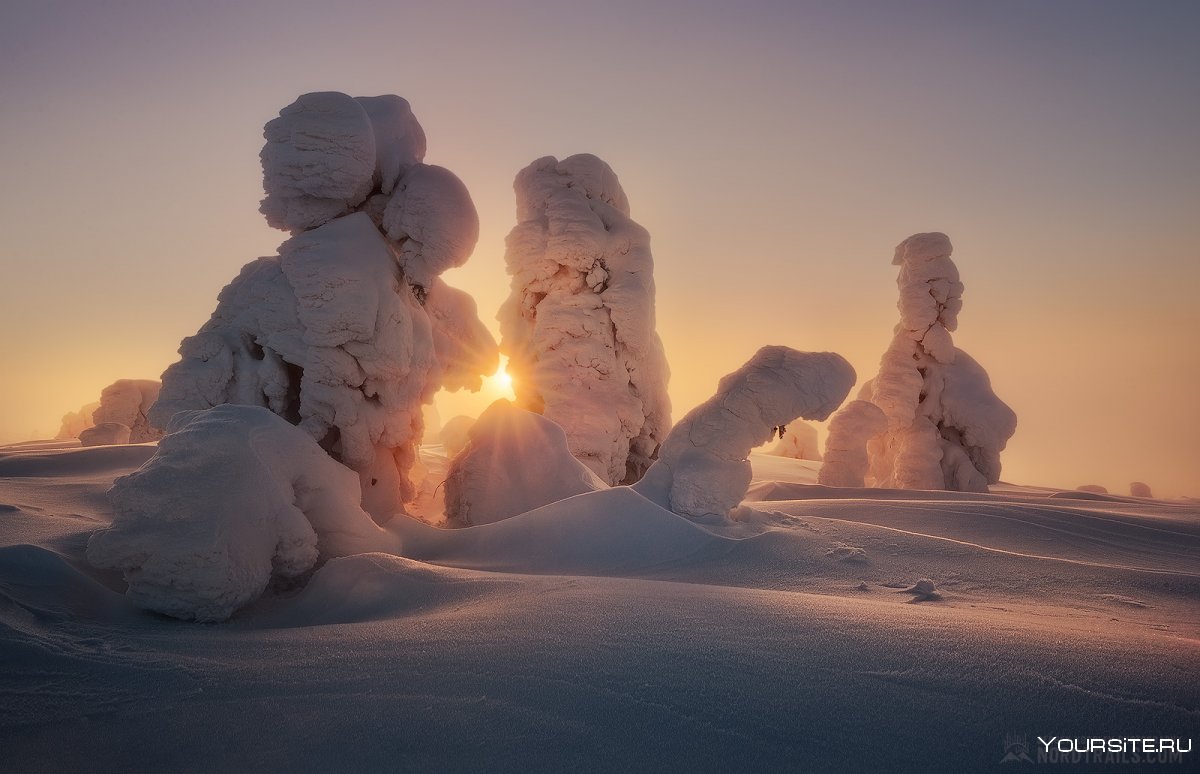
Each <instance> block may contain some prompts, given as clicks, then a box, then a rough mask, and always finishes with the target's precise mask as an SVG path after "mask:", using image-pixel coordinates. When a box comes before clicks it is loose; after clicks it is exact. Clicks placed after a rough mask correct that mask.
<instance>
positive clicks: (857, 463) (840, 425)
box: [817, 400, 888, 487]
mask: <svg viewBox="0 0 1200 774" xmlns="http://www.w3.org/2000/svg"><path fill="white" fill-rule="evenodd" d="M887 427H888V422H887V415H886V414H884V413H883V411H882V410H881V409H880V408H879V407H878V406H876V405H875V404H874V403H871V402H869V401H865V400H852V401H850V402H849V403H847V404H846V405H845V406H844V407H843V408H842V409H841V410H840V411H838V413H836V414H834V415H833V419H831V420H829V438H828V440H827V442H826V444H825V462H824V464H823V465H822V466H821V471H820V473H818V474H817V483H819V484H822V485H823V486H857V487H861V486H863V485H864V481H865V480H866V477H867V472H868V471H869V469H870V463H869V461H868V459H867V442H868V441H870V440H871V439H872V438H874V437H876V436H877V435H879V434H881V433H883V432H884V431H885V430H887Z"/></svg>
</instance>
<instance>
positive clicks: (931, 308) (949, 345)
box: [847, 232, 1017, 491]
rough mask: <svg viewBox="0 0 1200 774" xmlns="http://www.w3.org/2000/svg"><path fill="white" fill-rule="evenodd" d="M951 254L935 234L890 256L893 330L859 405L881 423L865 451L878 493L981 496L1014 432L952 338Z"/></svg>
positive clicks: (1007, 414) (955, 293) (981, 374)
mask: <svg viewBox="0 0 1200 774" xmlns="http://www.w3.org/2000/svg"><path fill="white" fill-rule="evenodd" d="M951 252H952V247H951V245H950V240H949V238H947V237H946V235H945V234H941V233H937V232H934V233H928V234H916V235H914V236H911V237H909V238H908V239H906V240H904V241H903V242H901V243H900V245H899V246H897V247H896V252H895V255H894V258H893V260H892V263H894V264H898V265H899V266H900V273H899V276H898V277H897V280H896V283H897V285H898V287H899V290H900V301H899V304H898V306H899V309H900V322H899V324H898V325H897V326H896V332H895V337H894V338H893V339H892V343H891V345H890V346H889V347H888V349H887V351H886V352H885V353H884V355H883V358H882V359H881V360H880V364H879V373H878V375H877V376H876V377H875V378H874V379H873V380H872V381H871V382H870V383H869V384H868V385H867V386H865V387H864V388H863V392H862V394H861V396H860V397H862V398H863V399H865V400H869V401H871V402H872V403H874V404H875V405H876V406H878V407H879V408H880V409H882V411H883V413H884V415H885V416H886V417H887V424H888V429H887V432H886V433H884V434H882V435H879V436H876V437H874V438H873V439H872V440H871V441H870V442H869V443H868V446H867V449H868V457H869V459H870V466H871V474H870V478H871V480H872V481H873V482H874V485H876V486H886V487H897V488H901V489H951V490H957V491H986V490H987V486H988V484H992V483H996V482H997V481H998V480H999V477H1000V452H1001V451H1002V450H1003V449H1004V446H1005V444H1006V443H1007V441H1008V439H1009V438H1010V437H1011V436H1012V434H1013V433H1014V432H1015V430H1016V424H1017V418H1016V415H1015V414H1014V413H1013V412H1012V410H1011V409H1010V408H1009V407H1008V406H1006V405H1005V404H1004V403H1003V402H1002V401H1001V400H1000V399H999V398H997V397H996V395H995V394H994V393H993V392H992V388H991V384H990V381H989V380H988V376H987V372H986V371H984V369H983V367H982V366H980V365H979V364H978V363H977V362H975V360H974V359H972V358H971V357H970V356H969V355H967V353H965V352H963V351H962V350H960V349H958V348H957V347H955V346H954V342H953V340H952V338H951V335H950V333H951V331H953V330H954V329H955V327H956V326H957V325H958V313H959V310H960V309H961V308H962V292H963V285H962V282H960V281H959V276H958V268H957V267H956V266H955V265H954V262H953V261H951V260H950V254H951ZM851 478H853V477H851ZM847 480H850V479H847Z"/></svg>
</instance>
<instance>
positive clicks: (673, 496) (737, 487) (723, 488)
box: [634, 346, 856, 518]
mask: <svg viewBox="0 0 1200 774" xmlns="http://www.w3.org/2000/svg"><path fill="white" fill-rule="evenodd" d="M855 378H856V377H855V373H854V368H853V367H851V365H850V363H848V362H847V361H846V360H845V358H843V357H842V356H841V355H838V354H836V353H833V352H797V351H796V350H794V349H789V348H788V347H781V346H768V347H763V348H762V349H760V350H759V351H758V352H756V353H755V354H754V357H752V358H750V360H749V361H748V362H747V363H746V364H745V365H743V366H742V367H741V368H739V369H738V370H737V371H734V372H733V373H731V374H728V375H726V376H725V377H723V378H722V379H721V381H720V383H719V384H718V385H717V393H716V395H714V396H713V397H711V398H709V399H708V400H707V401H705V402H704V403H702V404H700V405H699V406H697V407H696V408H694V409H692V410H691V411H690V412H688V414H687V416H685V417H684V418H683V419H681V420H680V421H679V423H678V424H676V425H675V427H674V428H673V429H672V430H671V433H670V435H668V436H667V439H666V441H664V442H663V445H662V449H661V450H660V452H659V458H658V461H657V462H655V463H654V465H653V467H651V469H650V471H649V472H648V473H647V474H646V477H645V478H643V479H642V481H640V482H638V484H636V485H635V487H634V488H635V489H637V490H638V491H639V492H641V493H642V494H643V495H644V496H646V497H648V498H649V499H651V500H653V501H655V502H657V503H659V504H660V505H663V506H665V507H667V508H670V509H671V510H672V511H674V512H675V513H678V514H680V515H683V516H689V517H693V518H703V517H713V516H715V517H720V518H724V517H726V516H727V515H728V514H729V511H730V510H731V509H732V508H734V507H735V506H737V505H738V503H740V502H741V501H742V499H743V498H744V497H745V495H746V490H747V489H748V488H749V486H750V479H751V468H750V461H749V455H750V450H751V449H753V448H755V447H757V446H761V445H762V444H764V443H766V442H767V441H768V440H770V438H771V435H772V433H773V432H774V431H775V429H776V428H777V427H779V426H780V425H786V424H788V423H790V422H792V421H793V420H795V419H796V418H798V417H803V418H804V419H810V420H818V421H820V420H824V419H826V418H827V417H828V416H829V415H830V414H831V413H833V411H834V410H835V409H836V408H837V407H838V406H839V405H841V402H842V401H843V400H844V399H845V397H846V394H847V393H848V392H849V391H850V388H851V387H853V386H854V381H855Z"/></svg>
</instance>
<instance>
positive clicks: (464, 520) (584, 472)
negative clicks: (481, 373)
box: [446, 400, 607, 527]
mask: <svg viewBox="0 0 1200 774" xmlns="http://www.w3.org/2000/svg"><path fill="white" fill-rule="evenodd" d="M468 434H469V437H470V441H469V443H468V444H467V447H466V448H465V449H463V450H462V451H461V452H459V453H458V454H457V455H456V456H455V457H454V459H453V460H451V462H450V472H449V474H448V476H447V477H446V517H447V518H448V519H449V520H450V523H451V524H453V525H455V526H460V527H469V526H473V525H477V524H490V523H491V522H495V521H502V520H504V519H508V518H511V517H513V516H516V515H518V514H521V513H525V512H526V511H532V510H533V509H535V508H540V507H541V506H543V505H547V504H549V503H552V502H556V501H558V500H565V499H566V498H568V497H572V496H574V495H577V494H582V493H584V492H594V491H596V490H599V489H606V488H607V485H606V484H605V483H604V482H603V481H601V480H600V478H599V477H597V476H596V474H595V473H593V472H592V471H591V470H589V469H588V468H587V467H586V466H585V465H583V463H581V462H579V460H577V459H575V458H574V457H572V456H571V452H570V450H569V449H568V448H567V438H566V435H565V434H564V433H563V430H562V428H561V427H559V426H558V425H556V424H554V423H553V422H551V421H550V420H549V419H546V418H545V417H542V416H538V415H537V414H533V413H531V412H529V411H525V410H524V409H522V408H518V407H517V406H514V405H513V404H512V403H509V402H508V401H506V400H498V401H496V402H495V403H493V404H492V405H491V406H489V407H488V409H487V410H486V411H484V412H483V414H481V415H480V417H479V419H478V420H477V421H476V422H475V423H474V424H473V425H472V426H471V429H470V430H469V431H468Z"/></svg>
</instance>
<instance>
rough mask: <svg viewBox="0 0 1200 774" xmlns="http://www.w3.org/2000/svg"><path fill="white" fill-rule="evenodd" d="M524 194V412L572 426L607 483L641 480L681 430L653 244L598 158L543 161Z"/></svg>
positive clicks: (519, 354)
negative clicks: (671, 433)
mask: <svg viewBox="0 0 1200 774" xmlns="http://www.w3.org/2000/svg"><path fill="white" fill-rule="evenodd" d="M514 188H515V189H516V194H517V225H516V227H515V228H513V230H512V232H511V233H510V234H509V235H508V242H507V251H506V252H505V261H506V263H507V266H508V273H509V274H510V275H512V282H511V287H512V291H511V294H510V295H509V298H508V300H507V301H506V302H505V304H504V306H503V307H502V308H501V310H500V331H501V342H500V348H501V350H502V351H503V352H506V353H507V354H508V356H509V366H508V370H509V373H510V374H511V375H512V378H513V389H514V391H515V394H516V399H517V403H518V404H519V405H520V406H521V407H522V408H525V409H527V410H529V411H533V412H535V413H539V414H542V415H544V416H545V417H547V418H548V419H551V420H553V421H554V422H556V423H557V424H558V425H560V426H561V427H562V428H563V430H565V431H566V434H567V443H568V446H569V448H570V450H571V453H572V454H573V455H574V456H575V457H576V459H578V460H579V461H580V462H582V463H583V464H585V465H587V466H588V468H590V469H591V470H592V471H593V472H595V473H596V474H597V475H598V476H600V478H601V479H603V480H604V481H605V482H607V483H609V484H620V483H626V484H628V483H632V482H634V481H637V480H638V479H639V478H641V476H642V474H643V473H645V471H646V469H647V468H648V467H649V466H650V464H651V462H652V461H653V460H654V458H655V455H656V454H657V451H658V447H659V445H660V444H661V443H662V441H663V438H664V437H665V435H666V432H667V430H668V429H669V428H670V425H671V421H670V413H671V408H670V401H669V399H668V398H667V379H668V378H669V370H668V368H667V360H666V357H665V355H664V354H663V348H662V342H661V341H660V340H659V337H658V333H657V332H656V330H655V315H654V261H653V258H652V256H651V254H650V235H649V234H648V233H647V231H646V229H644V228H642V227H641V226H640V225H638V224H637V223H635V222H634V221H633V220H631V219H630V217H629V200H628V199H627V198H626V196H625V192H624V190H622V188H621V184H620V183H619V182H618V180H617V176H616V175H615V174H614V173H613V171H612V169H611V168H610V167H609V166H608V165H607V164H605V163H604V162H603V161H601V160H600V159H598V158H596V157H595V156H592V155H588V154H579V155H575V156H570V157H568V158H566V159H563V160H562V161H559V160H557V159H555V158H552V157H549V156H547V157H545V158H541V159H538V160H537V161H534V162H533V163H532V164H530V165H529V166H528V167H526V168H525V169H523V170H521V172H520V173H519V174H518V175H517V178H516V182H515V183H514Z"/></svg>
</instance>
